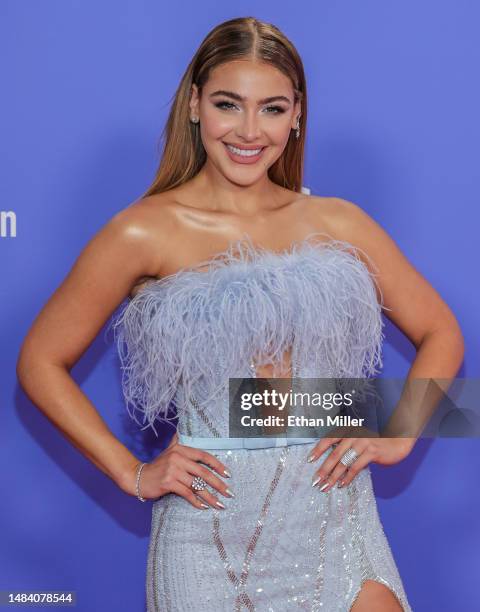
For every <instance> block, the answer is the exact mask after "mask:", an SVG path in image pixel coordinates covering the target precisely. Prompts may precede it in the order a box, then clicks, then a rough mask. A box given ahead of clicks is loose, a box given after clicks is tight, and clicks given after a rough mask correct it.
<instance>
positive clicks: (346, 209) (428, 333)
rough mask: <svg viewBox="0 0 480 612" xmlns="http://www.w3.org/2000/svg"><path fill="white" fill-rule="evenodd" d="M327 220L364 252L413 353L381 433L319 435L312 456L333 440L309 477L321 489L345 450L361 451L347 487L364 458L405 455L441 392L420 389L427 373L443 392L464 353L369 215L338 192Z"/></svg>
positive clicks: (440, 303) (338, 471) (454, 330)
mask: <svg viewBox="0 0 480 612" xmlns="http://www.w3.org/2000/svg"><path fill="white" fill-rule="evenodd" d="M329 221H330V224H331V227H330V233H331V234H332V235H333V236H334V238H337V239H338V240H345V241H347V242H349V243H350V244H352V245H354V246H355V247H357V248H359V249H361V251H363V254H362V253H360V252H359V255H360V256H361V258H362V260H363V261H364V263H365V264H366V265H367V267H368V268H369V269H370V271H371V272H372V273H373V274H375V276H376V282H377V285H378V286H377V295H378V300H379V302H380V301H381V300H382V298H383V306H384V307H386V308H387V309H388V310H387V311H386V312H385V314H386V316H387V317H388V318H389V319H390V320H391V321H392V322H393V323H394V324H395V325H396V326H397V327H398V328H399V329H400V330H401V331H402V332H403V333H404V334H405V336H407V338H408V339H409V340H410V341H411V342H412V344H413V345H414V346H415V348H416V356H415V359H414V362H413V364H412V365H411V367H410V370H409V372H408V376H407V379H406V382H405V387H404V389H403V391H402V397H401V399H400V401H399V403H398V406H397V408H396V409H395V411H394V414H393V415H392V417H391V419H390V421H389V423H388V424H387V428H386V430H384V431H383V432H382V433H381V435H382V437H381V438H354V437H348V438H345V437H343V438H342V437H341V435H342V434H341V433H339V436H340V437H329V438H324V439H322V440H321V441H320V442H319V443H318V445H317V446H316V447H315V450H314V451H313V453H312V457H313V459H312V460H315V459H316V458H317V457H319V456H321V454H322V453H324V452H325V450H327V448H329V447H330V446H332V445H333V444H337V446H336V448H335V449H334V450H333V451H332V452H331V453H330V454H329V456H328V457H327V459H326V460H325V461H324V463H323V464H322V465H321V466H320V468H319V469H318V470H317V471H316V472H315V474H314V477H313V478H314V480H316V482H322V481H324V480H325V479H326V478H328V486H325V485H324V488H323V489H322V490H323V491H328V490H330V488H331V487H332V486H333V485H334V484H335V483H336V482H337V480H338V479H339V478H340V477H341V476H342V475H343V474H344V472H345V466H343V465H342V464H340V463H339V461H340V459H341V457H342V456H343V454H344V453H345V452H346V450H347V449H348V448H351V447H352V448H354V450H356V452H357V454H358V455H360V457H359V458H358V459H357V460H356V461H355V462H354V463H353V464H352V466H351V467H350V468H349V469H348V472H347V475H346V476H345V477H344V478H343V481H342V482H343V485H348V484H349V483H350V482H351V481H352V480H353V478H355V476H356V475H357V474H358V473H359V472H360V470H362V469H363V468H364V467H365V466H366V465H367V464H368V463H369V462H371V461H373V462H375V463H380V464H383V465H390V464H393V463H397V462H399V461H401V460H402V459H403V458H405V457H406V456H407V455H408V454H409V453H410V452H411V450H412V448H413V446H414V444H415V442H416V438H417V437H418V435H419V434H420V433H421V431H422V429H423V426H424V424H425V422H426V421H428V418H429V417H430V415H431V412H432V411H433V410H434V409H435V405H436V403H435V399H437V401H438V400H439V399H440V396H441V393H438V392H437V391H435V390H434V392H433V393H432V392H431V390H430V389H427V387H428V384H427V383H428V379H434V380H435V382H436V383H437V385H438V386H439V387H440V388H441V389H442V390H443V391H444V392H446V391H447V390H448V387H449V386H450V384H451V379H452V378H453V377H454V376H455V375H456V373H457V372H458V370H459V368H460V366H461V364H462V361H463V355H464V341H463V335H462V332H461V329H460V326H459V324H458V321H457V319H456V318H455V315H454V314H453V312H452V311H451V310H450V308H449V307H448V305H447V304H446V303H445V301H444V300H443V299H442V298H441V297H440V295H439V294H438V293H437V291H436V290H435V289H434V288H433V287H432V285H430V283H428V281H427V280H426V279H425V278H424V277H423V276H422V275H421V274H420V273H419V272H418V271H417V270H416V269H415V268H414V266H413V265H412V264H411V263H410V262H409V261H408V259H407V258H406V257H405V256H404V255H403V253H402V252H401V250H400V249H399V248H398V246H397V245H396V244H395V242H394V240H392V238H391V237H390V236H389V235H388V233H387V232H385V231H384V230H383V228H382V227H381V226H380V225H379V224H378V223H376V221H374V220H373V219H372V218H371V217H370V216H369V215H368V214H367V213H365V212H364V211H363V210H362V209H361V208H360V207H359V206H357V205H356V204H353V203H352V202H349V201H347V200H343V199H341V198H332V206H331V210H330V214H329ZM365 255H366V257H365ZM419 379H420V380H419ZM434 388H435V385H434ZM426 391H427V392H428V393H427V396H426V395H425V392H426Z"/></svg>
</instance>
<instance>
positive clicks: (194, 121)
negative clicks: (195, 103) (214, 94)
mask: <svg viewBox="0 0 480 612" xmlns="http://www.w3.org/2000/svg"><path fill="white" fill-rule="evenodd" d="M190 121H191V122H192V123H198V122H199V121H200V119H199V118H198V117H190Z"/></svg>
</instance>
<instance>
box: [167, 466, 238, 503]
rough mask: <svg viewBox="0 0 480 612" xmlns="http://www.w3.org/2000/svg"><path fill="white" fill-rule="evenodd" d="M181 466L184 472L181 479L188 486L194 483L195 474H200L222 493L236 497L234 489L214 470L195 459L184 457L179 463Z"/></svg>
mask: <svg viewBox="0 0 480 612" xmlns="http://www.w3.org/2000/svg"><path fill="white" fill-rule="evenodd" d="M179 467H181V468H182V470H183V472H182V474H181V480H182V482H183V483H184V484H186V485H187V486H190V485H191V484H192V481H193V478H194V476H200V478H203V480H205V482H206V483H207V484H208V485H209V486H210V487H212V489H215V490H216V491H218V492H219V493H221V494H222V495H223V496H225V497H235V495H234V493H233V491H232V490H231V489H229V488H228V487H227V485H226V484H225V483H224V482H223V481H222V480H220V478H218V477H217V476H215V474H214V473H213V472H211V471H210V470H209V469H208V468H206V467H203V465H200V464H199V463H196V462H195V461H191V460H189V459H186V458H182V459H181V460H180V463H179Z"/></svg>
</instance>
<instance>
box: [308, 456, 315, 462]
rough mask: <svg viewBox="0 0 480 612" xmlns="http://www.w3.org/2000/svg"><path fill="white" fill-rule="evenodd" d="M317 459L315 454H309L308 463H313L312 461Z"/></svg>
mask: <svg viewBox="0 0 480 612" xmlns="http://www.w3.org/2000/svg"><path fill="white" fill-rule="evenodd" d="M314 459H315V455H308V457H307V461H308V463H312V461H313V460H314Z"/></svg>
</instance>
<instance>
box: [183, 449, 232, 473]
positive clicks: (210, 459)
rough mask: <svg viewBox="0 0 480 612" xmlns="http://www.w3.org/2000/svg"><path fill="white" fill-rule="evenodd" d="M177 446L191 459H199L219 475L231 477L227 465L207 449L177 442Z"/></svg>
mask: <svg viewBox="0 0 480 612" xmlns="http://www.w3.org/2000/svg"><path fill="white" fill-rule="evenodd" d="M178 448H179V449H182V453H184V455H185V456H186V457H188V458H189V459H191V460H192V461H199V462H201V463H204V464H205V465H208V467H210V468H212V470H215V471H216V472H217V473H218V474H220V476H226V477H227V478H230V477H231V474H230V472H229V470H228V469H227V467H226V466H225V465H224V464H223V463H222V462H221V461H219V460H218V459H217V458H216V457H215V456H214V455H212V454H210V453H208V452H207V451H204V450H201V449H200V448H194V447H193V446H185V445H183V444H179V445H178Z"/></svg>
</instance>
